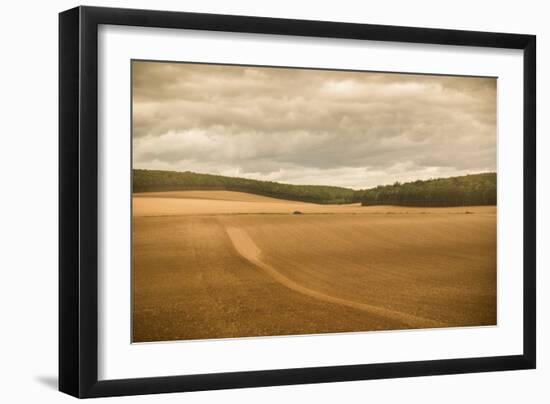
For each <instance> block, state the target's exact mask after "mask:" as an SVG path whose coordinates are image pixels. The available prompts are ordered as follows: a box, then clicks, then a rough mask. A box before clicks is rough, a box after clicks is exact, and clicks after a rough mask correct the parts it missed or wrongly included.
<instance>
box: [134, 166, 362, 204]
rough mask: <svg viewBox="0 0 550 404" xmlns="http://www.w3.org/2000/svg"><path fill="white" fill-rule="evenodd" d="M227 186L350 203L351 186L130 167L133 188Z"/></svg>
mask: <svg viewBox="0 0 550 404" xmlns="http://www.w3.org/2000/svg"><path fill="white" fill-rule="evenodd" d="M178 190H179V191H181V190H227V191H239V192H248V193H251V194H256V195H263V196H271V197H274V198H279V199H287V200H293V201H303V202H313V203H320V204H329V203H330V204H344V203H352V202H353V196H354V190H353V189H349V188H341V187H332V186H324V185H292V184H281V183H278V182H273V181H258V180H251V179H247V178H237V177H225V176H221V175H211V174H198V173H193V172H190V171H185V172H175V171H161V170H133V192H153V191H178Z"/></svg>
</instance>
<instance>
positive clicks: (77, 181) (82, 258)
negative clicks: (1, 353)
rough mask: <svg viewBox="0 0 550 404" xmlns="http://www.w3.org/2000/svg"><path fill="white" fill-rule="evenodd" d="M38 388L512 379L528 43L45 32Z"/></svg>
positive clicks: (240, 28)
mask: <svg viewBox="0 0 550 404" xmlns="http://www.w3.org/2000/svg"><path fill="white" fill-rule="evenodd" d="M59 47H60V48H59V99H60V102H59V114H60V115H59V137H60V140H59V145H60V146H59V147H60V153H59V155H60V161H59V167H60V174H59V178H60V194H59V201H60V202H59V203H60V207H59V208H60V223H59V231H60V252H59V260H60V264H59V293H60V295H59V299H60V302H59V315H60V321H59V388H60V390H61V391H63V392H65V393H68V394H70V395H73V396H76V397H102V396H115V395H133V394H149V393H165V392H184V391H196V390H211V389H227V388H239V387H260V386H273V385H286V384H300V383H322V382H334V381H347V380H363V379H380V378H396V377H410V376H427V375H441V374H456V373H470V372H487V371H500V370H518V369H533V368H535V364H536V360H535V358H536V340H535V335H536V329H535V328H536V327H535V318H536V312H535V310H536V307H535V306H536V304H535V302H536V295H535V292H536V290H535V197H536V194H535V192H536V191H535V184H536V180H535V121H536V116H535V100H536V85H535V76H536V74H535V65H536V63H535V54H536V41H535V36H533V35H522V34H504V33H489V32H471V31H455V30H444V29H426V28H410V27H396V26H380V25H368V24H351V23H339V22H326V21H308V20H287V19H273V18H261V17H245V16H229V15H214V14H196V13H182V12H166V11H146V10H125V9H109V8H94V7H78V8H75V9H71V10H68V11H65V12H63V13H61V14H60V17H59Z"/></svg>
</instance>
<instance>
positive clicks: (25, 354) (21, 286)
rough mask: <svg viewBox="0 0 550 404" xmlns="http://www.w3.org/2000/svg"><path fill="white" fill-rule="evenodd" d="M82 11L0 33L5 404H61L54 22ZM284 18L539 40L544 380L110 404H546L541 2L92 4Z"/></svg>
mask: <svg viewBox="0 0 550 404" xmlns="http://www.w3.org/2000/svg"><path fill="white" fill-rule="evenodd" d="M76 5H78V3H77V2H74V1H66V0H62V1H57V2H55V4H54V3H48V2H38V1H25V2H18V3H16V2H8V3H6V4H5V5H4V7H3V9H2V17H3V18H2V24H0V34H1V35H0V38H1V39H0V41H1V48H0V49H1V55H2V59H1V63H0V107H1V108H0V110H1V111H2V114H1V118H0V181H1V185H2V188H1V190H2V191H1V194H0V212H1V213H2V216H1V217H0V242H1V244H0V245H1V246H2V247H1V249H0V276H1V278H0V314H1V316H0V330H1V331H0V380H1V381H0V385H1V388H0V397H2V399H1V401H2V402H6V403H19V402H21V403H23V402H25V403H27V402H29V403H32V402H40V403H63V402H69V401H70V400H71V398H70V397H68V396H66V395H63V394H61V393H58V392H57V391H56V387H55V386H56V384H57V13H58V12H59V11H62V10H64V9H67V8H71V7H73V6H76ZM88 5H98V6H111V7H133V8H156V9H166V10H181V11H197V12H210V13H225V14H248V15H259V16H272V17H283V18H304V19H318V20H335V21H347V22H363V23H375V24H389V25H409V26H422V27H434V28H455V29H467V30H484V31H502V32H518V33H531V34H536V35H537V36H538V49H537V51H538V64H537V69H538V72H539V74H538V78H537V79H538V97H537V98H538V108H537V110H538V114H539V119H538V133H539V136H538V156H539V158H538V161H539V162H538V181H537V182H538V189H539V191H538V206H539V209H538V212H537V213H538V228H539V230H538V249H539V252H538V264H539V265H538V285H539V286H538V306H539V312H538V319H539V326H538V338H539V344H538V347H539V355H538V363H539V365H538V369H537V370H534V371H521V372H501V373H488V374H469V375H460V376H439V377H423V378H412V379H397V380H381V381H365V382H346V383H333V384H323V385H305V386H290V387H288V386H285V387H274V388H262V389H244V390H228V391H217V392H200V393H186V394H168V395H157V396H142V397H129V398H128V397H127V398H114V399H109V401H110V402H113V401H114V402H128V403H145V402H147V403H152V402H163V403H164V402H166V403H169V402H174V403H175V402H181V401H182V400H185V401H186V402H189V403H217V402H239V403H256V402H264V403H280V402H309V401H315V402H320V403H329V402H334V401H345V402H366V401H367V400H368V401H370V402H404V401H406V402H412V403H416V402H422V403H440V402H446V403H463V402H467V401H472V402H501V403H502V402H504V403H508V402H510V403H512V402H518V401H526V402H530V403H546V402H548V401H549V399H550V389H549V388H548V384H549V383H550V349H549V348H548V343H549V342H548V341H550V325H549V322H548V320H546V318H547V317H548V316H549V314H548V312H549V311H550V309H549V308H550V276H549V275H548V272H546V271H544V268H546V267H548V265H550V252H549V251H550V250H549V248H548V247H547V246H548V244H549V242H550V234H549V233H548V231H547V230H546V229H545V227H548V226H549V225H550V218H549V215H548V211H545V210H544V209H543V207H544V206H545V205H548V204H549V203H550V191H549V190H548V188H547V187H546V188H545V187H544V185H545V184H546V183H547V182H548V181H547V180H546V178H547V177H546V175H545V172H548V171H549V169H550V160H549V159H545V158H544V157H545V155H544V151H545V150H548V149H549V146H550V144H549V143H550V140H549V139H548V137H546V136H543V134H544V133H548V132H549V131H550V119H549V118H548V115H547V114H545V113H544V112H545V111H547V110H548V109H549V108H550V93H549V92H550V78H549V76H548V74H545V73H544V72H545V71H546V72H548V71H550V25H548V15H549V12H548V10H547V9H546V7H545V2H542V1H531V0H523V1H521V2H509V3H505V2H502V1H500V2H499V1H494V0H492V1H484V2H481V1H470V0H462V1H460V2H442V1H437V0H436V1H428V0H417V1H414V2H411V1H407V0H402V1H395V0H387V1H384V2H378V1H377V2H371V4H369V2H367V1H352V0H349V1H348V0H339V1H337V2H334V1H333V2H325V3H322V2H320V1H318V0H317V1H305V0H304V1H298V0H291V1H282V0H279V1H271V2H265V1H254V0H231V1H226V2H224V1H222V0H187V1H186V2H181V1H169V0H157V1H155V2H147V1H143V0H141V1H137V0H135V1H118V0H111V1H90V2H89V3H88Z"/></svg>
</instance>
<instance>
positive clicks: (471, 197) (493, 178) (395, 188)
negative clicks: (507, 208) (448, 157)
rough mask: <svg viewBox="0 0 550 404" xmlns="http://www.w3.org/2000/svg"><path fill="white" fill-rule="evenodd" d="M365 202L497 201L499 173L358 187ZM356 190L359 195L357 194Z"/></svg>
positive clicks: (447, 203) (441, 203) (457, 203)
mask: <svg viewBox="0 0 550 404" xmlns="http://www.w3.org/2000/svg"><path fill="white" fill-rule="evenodd" d="M357 194H358V200H359V201H361V204H362V205H363V206H369V205H401V206H467V205H496V203H497V175H496V173H485V174H473V175H465V176H461V177H451V178H436V179H431V180H427V181H420V180H419V181H414V182H406V183H404V184H400V183H399V182H396V183H395V184H393V185H385V186H378V187H376V188H371V189H366V190H363V191H357ZM357 194H356V198H357Z"/></svg>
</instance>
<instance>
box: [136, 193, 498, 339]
mask: <svg viewBox="0 0 550 404" xmlns="http://www.w3.org/2000/svg"><path fill="white" fill-rule="evenodd" d="M295 211H299V212H301V213H303V214H302V215H296V214H293V212H295ZM466 213H470V214H466ZM494 324H496V207H494V206H483V207H460V208H410V207H394V206H375V207H361V206H359V205H316V204H310V203H303V202H293V201H284V200H279V199H274V198H268V197H263V196H257V195H251V194H246V193H239V192H229V191H182V192H163V193H143V194H134V198H133V340H134V342H144V341H167V340H182V339H204V338H230V337H250V336H268V335H294V334H310V333H327V332H352V331H372V330H396V329H409V328H433V327H457V326H481V325H494Z"/></svg>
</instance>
